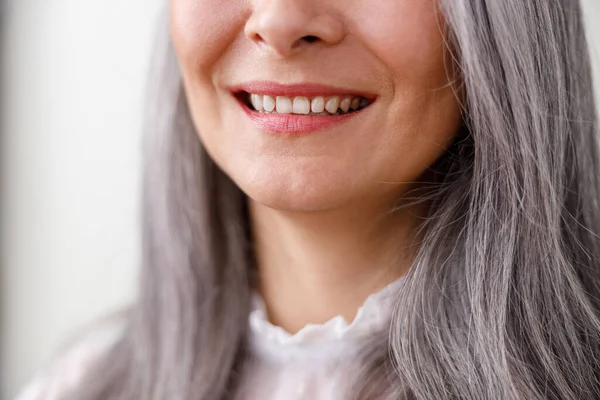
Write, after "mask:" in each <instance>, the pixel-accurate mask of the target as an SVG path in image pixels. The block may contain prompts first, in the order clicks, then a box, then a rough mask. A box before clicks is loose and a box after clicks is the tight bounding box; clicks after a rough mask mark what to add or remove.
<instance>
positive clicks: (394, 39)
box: [354, 0, 462, 180]
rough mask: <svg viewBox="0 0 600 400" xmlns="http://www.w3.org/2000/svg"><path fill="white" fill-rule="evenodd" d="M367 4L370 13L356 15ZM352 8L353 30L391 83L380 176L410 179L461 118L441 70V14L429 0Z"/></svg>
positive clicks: (382, 0)
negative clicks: (382, 67)
mask: <svg viewBox="0 0 600 400" xmlns="http://www.w3.org/2000/svg"><path fill="white" fill-rule="evenodd" d="M367 10H369V13H370V14H369V15H371V17H370V18H368V19H365V18H362V17H361V15H364V13H365V12H367ZM356 11H357V12H356V13H355V14H354V21H355V26H356V27H357V32H360V33H359V34H360V36H361V40H362V41H363V42H364V43H369V48H370V51H371V53H372V54H373V56H375V57H376V58H377V59H378V60H379V61H380V62H381V63H382V64H383V65H385V67H386V70H387V73H388V74H389V76H390V82H391V83H390V85H391V86H392V87H393V90H392V91H391V92H392V94H391V98H389V99H387V101H388V112H387V113H386V121H385V122H384V124H383V125H384V126H387V127H390V128H391V129H388V131H387V133H386V134H385V136H386V139H385V140H384V141H382V142H380V143H378V144H381V145H383V146H381V148H378V149H376V150H375V153H379V154H381V155H382V156H383V158H384V160H383V162H382V160H379V161H378V162H380V163H381V164H382V165H386V166H387V169H386V170H385V171H383V174H385V175H386V179H390V180H397V179H409V180H410V179H416V178H417V177H418V176H419V175H420V174H421V173H422V172H423V171H424V170H425V169H426V168H427V166H429V165H430V164H431V163H433V162H434V161H435V160H436V159H437V158H438V157H439V156H440V155H442V153H443V152H444V149H445V148H446V147H447V145H448V144H449V143H450V142H451V141H452V140H453V138H454V136H455V135H456V132H457V131H458V128H459V126H460V124H461V121H462V117H461V113H460V107H459V104H458V101H457V99H456V96H455V94H454V91H453V87H451V86H450V85H449V77H448V72H447V70H446V63H445V61H447V60H449V59H450V58H449V57H448V55H447V50H446V46H445V43H444V38H443V36H442V32H443V31H444V29H445V28H444V21H443V18H442V15H441V14H440V13H439V11H438V9H437V7H436V3H435V2H434V1H431V0H400V1H399V0H367V1H363V2H361V7H360V8H358V9H357V10H356ZM445 58H446V60H445ZM448 66H449V65H448Z"/></svg>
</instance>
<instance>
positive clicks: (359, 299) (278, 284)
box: [249, 200, 423, 333]
mask: <svg viewBox="0 0 600 400" xmlns="http://www.w3.org/2000/svg"><path fill="white" fill-rule="evenodd" d="M249 202H250V203H249V210H250V218H251V221H252V231H253V239H254V244H255V254H256V261H257V267H258V290H259V292H260V294H261V295H262V297H263V299H264V301H265V305H266V308H267V313H268V316H269V320H270V321H271V322H272V323H273V324H275V325H277V326H281V327H282V328H283V329H285V330H286V331H288V332H290V333H295V332H297V331H298V330H300V329H301V328H303V327H304V326H305V325H306V324H309V323H312V324H322V323H324V322H326V321H328V320H329V319H331V318H333V317H334V316H336V315H342V316H343V317H344V318H345V319H346V321H352V320H353V319H354V317H355V315H356V313H357V311H358V308H359V307H360V306H361V305H362V304H363V303H364V302H365V300H366V298H367V297H368V296H369V295H370V294H372V293H374V292H377V291H379V290H381V289H382V288H383V287H385V286H386V285H388V284H389V283H391V282H393V281H394V280H396V279H398V278H399V277H400V276H402V275H403V274H404V273H405V272H406V271H407V270H408V268H409V267H410V265H411V263H412V259H413V258H414V254H415V252H416V248H417V246H416V245H414V243H415V242H416V240H415V237H414V235H413V233H412V232H414V227H415V223H416V222H417V216H418V215H419V212H421V213H422V211H423V210H416V207H407V208H405V209H403V210H401V211H400V210H398V211H395V212H389V211H384V209H381V208H375V209H373V210H372V211H371V212H366V211H365V208H364V207H361V208H355V209H350V208H348V209H344V210H342V209H336V210H329V211H319V212H287V211H281V210H275V209H272V208H269V207H266V206H264V205H262V204H259V203H256V202H254V201H252V200H249ZM388 210H389V209H388Z"/></svg>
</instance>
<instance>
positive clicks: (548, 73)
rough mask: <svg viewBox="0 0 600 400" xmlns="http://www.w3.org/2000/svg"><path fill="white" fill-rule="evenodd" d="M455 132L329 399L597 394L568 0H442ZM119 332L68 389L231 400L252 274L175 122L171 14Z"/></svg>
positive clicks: (575, 43) (583, 92)
mask: <svg viewBox="0 0 600 400" xmlns="http://www.w3.org/2000/svg"><path fill="white" fill-rule="evenodd" d="M439 1H440V3H441V4H440V9H441V12H442V14H443V16H444V19H445V26H447V30H448V31H447V32H444V35H445V37H446V38H447V41H448V43H447V44H448V47H449V49H451V55H452V56H453V59H452V60H451V63H452V64H454V65H456V67H457V68H456V70H457V71H458V72H457V73H458V75H459V76H457V77H455V78H457V79H456V80H455V82H457V87H456V89H457V93H458V92H459V91H460V92H461V93H462V94H463V95H464V96H462V97H461V98H464V102H463V103H462V106H463V117H464V118H463V119H464V124H463V129H462V131H461V134H460V135H459V136H458V138H457V139H456V141H455V142H454V143H453V144H452V146H451V147H450V148H449V149H448V151H447V152H446V154H445V155H444V156H442V158H441V159H440V160H438V161H437V162H436V163H435V165H434V166H432V169H433V170H434V171H435V174H436V185H435V191H434V192H433V193H431V194H430V195H429V196H431V197H430V199H431V204H432V206H431V211H430V215H429V218H428V219H427V220H426V222H425V223H424V224H423V226H422V228H421V229H422V232H423V233H424V236H423V240H422V242H421V243H420V248H419V252H418V255H417V257H416V258H415V260H414V264H413V267H412V268H411V269H410V271H409V272H408V274H407V276H406V279H405V281H404V285H403V286H402V288H401V292H400V293H398V300H397V304H396V307H395V312H394V318H393V320H392V324H391V328H390V330H389V332H385V335H382V336H381V337H378V338H374V339H373V341H372V342H371V343H370V344H369V345H365V349H364V354H362V355H361V357H362V359H361V360H362V361H361V362H360V363H359V364H360V365H361V367H360V368H359V369H358V370H357V371H356V373H357V375H358V377H359V379H357V380H356V382H357V387H356V388H354V389H356V390H354V389H353V390H351V391H349V393H352V395H350V394H349V395H348V396H346V398H353V397H354V398H357V399H366V398H369V399H370V398H375V397H377V398H390V399H392V398H393V399H423V400H431V399H437V400H450V399H473V400H482V399H493V400H496V399H523V400H532V399H572V400H575V399H578V400H579V399H592V398H600V264H599V263H600V240H599V238H598V236H597V232H598V230H599V229H600V206H599V204H598V202H599V201H600V187H599V183H600V181H599V178H598V173H599V172H600V164H599V158H598V143H597V140H596V135H597V133H598V129H597V128H598V127H597V123H596V110H595V105H594V98H593V89H592V78H591V72H590V60H589V56H588V48H587V43H586V39H585V33H584V28H583V22H582V16H581V9H580V7H581V4H580V1H579V0H527V1H499V0H439ZM160 35H161V40H160V41H159V42H160V43H159V45H160V47H159V51H158V52H157V55H156V59H155V67H156V71H155V72H156V73H155V74H154V75H152V79H151V86H152V87H153V88H155V89H156V90H154V91H153V92H152V93H150V94H149V99H150V104H149V106H148V108H147V110H148V120H147V123H146V133H147V142H146V147H145V155H146V157H145V166H144V167H145V181H144V194H143V200H144V203H143V210H144V211H143V212H144V214H143V217H144V218H143V264H142V271H141V292H140V297H139V301H138V302H137V304H136V305H135V306H134V307H133V308H132V309H131V311H130V313H129V314H128V319H127V321H128V323H127V329H126V330H125V332H124V334H123V336H122V337H121V339H120V340H119V341H118V342H117V343H116V344H115V346H114V347H113V348H112V349H111V351H110V352H108V353H107V354H106V356H105V357H103V358H102V359H101V360H99V363H98V364H97V366H96V368H97V369H95V370H93V371H92V372H91V373H90V374H89V375H88V377H87V381H85V382H84V383H83V384H82V385H81V387H80V388H79V389H78V391H77V393H73V394H72V396H73V398H74V399H77V400H82V399H85V400H100V399H119V400H134V399H135V400H140V399H142V400H159V399H161V400H163V399H169V400H172V399H175V400H178V399H180V400H188V399H198V400H223V399H227V398H232V397H234V395H235V391H236V380H237V379H236V378H237V377H238V376H239V374H240V373H241V370H242V367H243V362H244V353H245V349H244V337H245V335H246V329H247V323H248V320H247V318H248V313H249V309H248V304H249V303H250V301H249V298H250V290H251V287H252V275H253V271H255V266H254V261H253V255H252V238H251V237H250V234H249V229H248V225H249V222H248V214H247V210H246V204H245V196H244V195H243V194H242V193H241V191H240V190H239V189H238V188H237V187H236V186H235V185H234V184H233V183H232V182H231V181H230V180H229V179H228V177H227V176H226V175H224V174H223V173H222V172H221V171H220V170H219V168H217V167H216V165H215V164H214V163H213V161H212V160H211V159H210V157H209V156H208V155H207V153H206V152H205V151H204V149H203V147H202V145H201V143H200V140H199V139H198V135H197V134H196V132H195V130H194V127H193V125H192V123H191V119H190V115H189V110H188V106H187V103H186V99H185V96H184V93H183V88H182V83H181V76H180V72H179V68H178V65H177V61H176V58H175V54H174V50H173V47H172V45H171V43H170V40H169V39H168V36H169V35H168V26H167V23H166V19H165V23H164V24H163V26H162V27H161V32H160Z"/></svg>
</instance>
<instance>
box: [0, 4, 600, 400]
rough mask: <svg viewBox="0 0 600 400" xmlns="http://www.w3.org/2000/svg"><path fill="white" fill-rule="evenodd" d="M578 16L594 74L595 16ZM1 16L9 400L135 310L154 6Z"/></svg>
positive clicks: (2, 357)
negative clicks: (60, 357)
mask: <svg viewBox="0 0 600 400" xmlns="http://www.w3.org/2000/svg"><path fill="white" fill-rule="evenodd" d="M219 1H221V0H219ZM584 2H585V6H586V10H587V15H588V22H589V24H588V25H589V28H590V32H591V40H592V42H593V49H592V51H593V56H594V58H595V61H597V60H598V55H599V54H600V26H599V25H598V21H600V2H599V1H598V0H584ZM0 3H1V0H0ZM5 3H7V9H6V10H4V13H5V14H4V18H5V22H4V25H3V26H2V28H3V30H4V32H3V33H4V41H5V42H4V46H3V50H4V52H3V54H2V56H1V57H2V58H1V60H2V64H1V66H2V68H3V71H2V73H3V76H2V77H3V81H4V87H3V90H2V95H3V102H4V104H5V105H6V107H5V109H4V116H3V120H2V121H1V122H2V126H1V132H2V136H1V140H2V147H1V148H0V150H1V154H0V172H1V178H2V182H3V188H2V196H1V197H0V199H1V206H2V225H1V228H2V237H3V240H2V251H1V252H0V256H1V257H2V258H1V263H0V266H1V269H0V273H1V275H0V278H1V279H0V311H1V312H0V316H1V317H2V319H1V320H0V398H1V399H3V400H9V399H12V398H13V397H14V395H15V394H16V392H17V390H18V388H20V387H21V386H22V385H23V384H24V383H25V382H26V381H27V380H28V379H30V377H31V376H32V374H33V373H34V371H35V370H36V369H38V368H39V367H40V366H41V365H42V364H43V363H44V362H45V361H46V360H47V359H48V358H49V357H50V356H51V355H52V352H53V349H55V348H56V346H58V345H59V344H60V343H61V342H62V341H64V339H65V338H67V337H68V336H69V335H70V334H72V332H73V330H74V329H75V328H76V327H78V326H81V325H82V324H85V323H86V322H89V321H91V320H93V319H95V318H97V317H98V316H100V315H103V314H104V313H106V312H109V311H111V310H115V309H117V308H119V307H120V306H122V305H124V304H127V303H128V302H130V301H131V300H132V299H133V298H134V296H135V285H136V274H137V261H138V255H137V246H138V238H139V236H138V223H139V220H138V195H139V189H140V185H139V177H140V168H139V167H140V115H141V112H142V100H143V87H144V84H145V74H146V68H147V60H148V57H149V53H150V49H151V41H152V37H153V30H154V28H153V27H154V25H155V20H156V16H157V14H158V12H159V11H160V9H161V6H160V4H161V3H166V0H126V1H125V0H102V1H99V0H97V1H93V0H8V1H6V0H5ZM597 65H598V63H596V66H597ZM596 71H597V75H598V76H600V69H598V68H596ZM599 80H600V79H599ZM597 81H598V80H597ZM597 87H600V85H598V84H597ZM599 93H600V91H599Z"/></svg>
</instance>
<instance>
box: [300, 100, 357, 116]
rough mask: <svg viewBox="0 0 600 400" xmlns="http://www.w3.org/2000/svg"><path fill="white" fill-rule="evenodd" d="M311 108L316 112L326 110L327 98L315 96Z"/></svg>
mask: <svg viewBox="0 0 600 400" xmlns="http://www.w3.org/2000/svg"><path fill="white" fill-rule="evenodd" d="M357 98H358V97H357ZM310 108H311V110H312V112H314V113H322V112H323V111H324V110H325V99H324V98H323V97H321V96H318V97H315V98H314V99H313V101H312V102H311V104H310Z"/></svg>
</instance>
